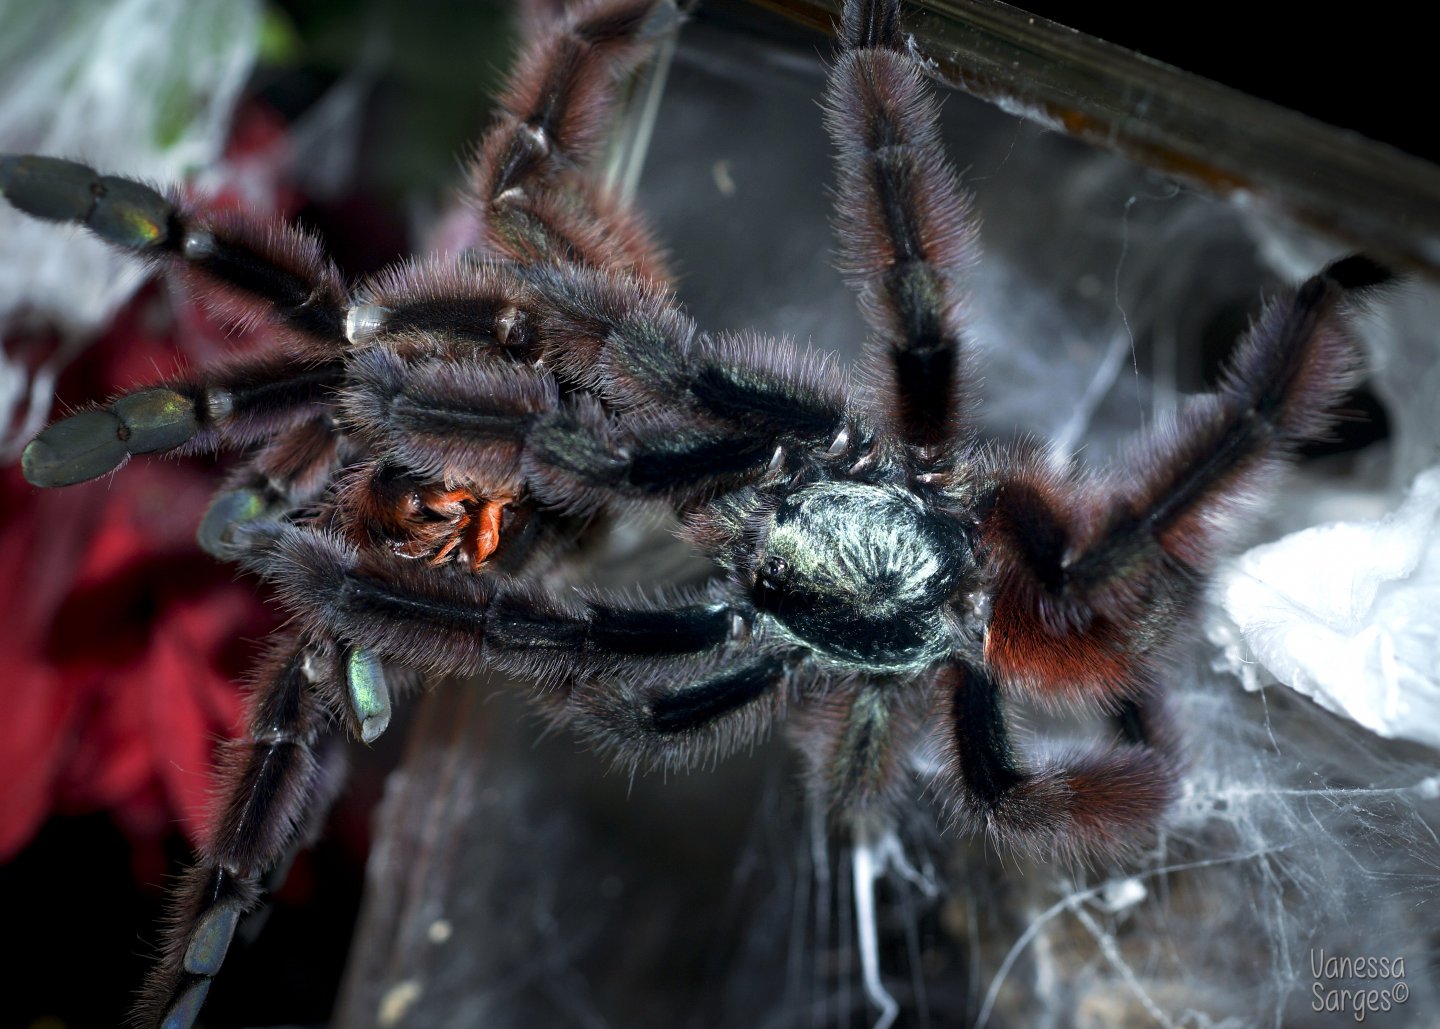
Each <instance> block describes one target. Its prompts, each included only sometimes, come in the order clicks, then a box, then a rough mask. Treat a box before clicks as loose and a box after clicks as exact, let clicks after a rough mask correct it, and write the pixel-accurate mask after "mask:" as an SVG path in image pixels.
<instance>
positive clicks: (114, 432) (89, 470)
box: [20, 388, 200, 488]
mask: <svg viewBox="0 0 1440 1029" xmlns="http://www.w3.org/2000/svg"><path fill="white" fill-rule="evenodd" d="M199 428H200V426H199V422H198V421H197V419H196V416H195V403H194V401H193V400H191V399H190V398H189V397H187V396H185V395H184V394H181V393H176V392H175V391H174V390H170V389H164V388H159V389H145V390H139V391H138V392H135V393H131V394H128V395H126V396H123V397H121V398H120V399H118V400H116V401H115V402H114V403H112V404H111V405H110V407H109V408H108V409H105V410H99V411H82V412H80V413H79V414H74V415H71V416H70V417H69V418H63V419H61V420H60V421H58V422H55V423H54V424H52V425H50V426H48V427H46V428H45V429H44V430H43V431H42V432H41V433H40V434H39V435H38V436H36V437H35V438H34V439H33V440H31V441H30V442H29V443H28V444H27V445H26V447H25V450H24V452H23V453H22V454H21V457H20V467H21V470H22V471H23V472H24V475H25V480H26V481H27V482H29V483H30V484H31V485H32V486H42V487H46V488H50V487H56V486H73V485H75V484H76V483H80V482H86V481H88V480H90V479H94V478H97V477H99V476H101V475H104V474H105V473H106V472H111V471H114V470H115V469H116V468H119V467H120V466H121V465H122V464H124V463H125V461H126V460H127V459H128V458H129V457H130V456H131V455H132V454H153V453H158V452H160V451H165V450H173V449H174V448H175V447H178V446H181V445H183V444H185V443H187V442H189V441H190V440H191V439H193V438H194V437H195V434H196V433H197V432H198V431H199Z"/></svg>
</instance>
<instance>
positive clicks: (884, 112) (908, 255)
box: [825, 0, 977, 476]
mask: <svg viewBox="0 0 1440 1029" xmlns="http://www.w3.org/2000/svg"><path fill="white" fill-rule="evenodd" d="M937 118H938V107H937V105H936V102H935V96H934V93H933V91H932V90H931V89H930V88H929V87H928V86H927V85H926V83H925V80H924V77H923V74H922V72H921V69H920V67H919V64H918V62H917V61H916V60H915V58H914V57H913V56H912V55H911V54H910V52H909V51H908V50H907V49H906V46H905V40H904V37H903V36H902V34H901V31H900V21H899V5H898V4H896V3H891V2H886V0H866V2H863V3H847V4H846V5H845V10H844V15H843V20H842V22H841V25H840V31H839V48H838V53H837V55H836V59H835V64H834V66H833V67H832V68H831V70H830V77H829V82H828V84H827V86H826V90H825V126H826V129H827V130H828V131H829V133H830V138H831V141H832V143H833V144H834V146H835V150H836V171H837V185H836V190H835V196H836V205H835V234H836V238H837V240H838V241H839V244H840V262H839V266H840V270H841V272H842V273H843V274H844V275H845V277H846V279H847V280H848V281H849V283H850V285H851V286H852V287H854V288H855V289H856V290H857V291H858V293H859V300H860V310H861V313H862V314H863V315H864V317H865V320H866V321H867V322H868V323H869V325H870V327H871V329H872V335H871V337H870V338H869V339H868V340H867V341H866V343H865V348H864V353H863V355H862V358H861V365H860V369H861V375H862V379H863V381H864V382H865V383H866V384H867V385H868V386H869V387H870V390H869V393H870V395H871V397H872V411H873V416H874V417H875V419H876V420H877V421H881V422H887V423H889V424H890V425H891V426H892V427H893V430H894V432H895V434H896V435H897V436H898V438H899V439H900V441H901V442H902V443H904V444H905V445H906V446H907V448H908V450H909V451H910V458H911V461H912V462H913V463H914V467H915V471H916V474H917V475H922V476H923V475H925V474H927V473H932V472H935V471H937V470H939V469H941V468H945V467H948V466H949V465H951V464H952V463H953V461H954V460H955V458H956V456H957V454H958V453H959V452H960V450H961V449H962V448H963V447H964V446H965V445H967V444H968V443H969V442H970V439H971V436H972V433H971V432H970V431H969V426H968V413H967V411H968V402H967V401H968V398H967V396H966V393H967V387H968V385H969V381H968V377H967V373H966V368H965V346H964V325H963V319H962V317H961V314H962V304H963V299H964V293H963V289H962V286H963V283H964V280H965V277H966V275H967V274H968V273H969V270H970V268H971V266H972V265H973V264H974V263H975V261H976V258H977V246H976V228H975V221H974V218H973V217H972V216H971V213H970V204H969V199H968V197H967V195H966V194H965V192H964V191H963V190H962V189H961V188H960V186H959V183H958V182H957V180H956V177H955V172H954V170H953V169H952V168H951V166H950V162H949V161H948V159H947V158H946V156H945V151H944V147H943V146H942V143H941V139H940V130H939V125H938V121H937Z"/></svg>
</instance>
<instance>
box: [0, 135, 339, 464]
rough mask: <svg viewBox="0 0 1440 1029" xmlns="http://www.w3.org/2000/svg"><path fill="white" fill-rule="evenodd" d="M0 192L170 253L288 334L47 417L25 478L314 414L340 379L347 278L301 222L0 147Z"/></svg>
mask: <svg viewBox="0 0 1440 1029" xmlns="http://www.w3.org/2000/svg"><path fill="white" fill-rule="evenodd" d="M0 193H3V194H4V196H5V198H6V200H8V201H9V202H10V204H11V205H13V206H14V207H16V208H18V209H19V210H21V211H24V212H25V213H27V214H30V215H33V216H35V217H38V218H45V219H49V220H53V221H68V222H75V223H78V224H80V225H83V226H84V227H85V228H86V229H88V230H89V231H90V232H92V233H94V234H95V235H96V236H98V237H99V238H100V239H102V240H104V241H105V242H107V243H110V244H111V245H113V246H116V247H118V248H120V249H121V250H125V251H127V252H129V253H132V254H135V255H136V256H138V257H141V258H143V259H145V260H147V261H150V262H152V263H160V262H163V261H169V262H171V263H172V264H173V265H175V266H176V267H178V268H179V269H180V270H181V272H182V273H183V274H184V275H185V277H186V278H187V279H189V280H190V282H191V284H192V286H193V287H194V288H196V289H197V290H200V291H205V292H206V293H207V294H208V295H213V296H215V297H216V298H217V299H218V300H220V301H221V303H222V305H224V306H228V307H229V309H230V311H231V313H233V314H235V315H236V316H237V317H240V318H252V319H253V318H258V317H262V316H263V317H268V318H269V319H270V320H272V321H273V322H274V324H275V325H276V326H277V327H279V329H280V330H281V331H282V333H283V334H284V335H285V336H286V337H287V338H286V341H285V342H286V346H285V348H284V349H283V350H281V349H279V348H273V349H272V350H271V351H270V352H269V353H266V354H263V355H260V356H257V357H251V358H246V359H243V360H238V361H234V362H232V363H230V364H229V365H228V366H226V367H221V368H217V369H214V370H210V371H207V372H206V373H205V374H204V375H203V376H200V377H198V378H181V379H175V380H172V381H170V382H168V383H165V384H162V385H160V386H154V387H149V388H146V389H141V390H136V391H133V392H130V393H126V394H122V395H121V396H119V397H117V398H115V399H114V400H112V401H111V402H110V403H108V404H106V405H105V406H103V407H97V408H94V409H91V410H88V411H82V412H80V413H79V414H75V415H72V416H70V417H69V418H65V419H63V420H61V421H59V422H56V423H54V424H53V425H51V426H50V427H49V428H47V429H46V430H45V431H44V432H42V433H41V434H40V435H39V436H37V437H36V438H35V439H34V440H33V441H31V443H30V444H29V446H27V447H26V449H25V453H24V456H23V458H22V466H23V469H24V471H25V475H26V478H27V479H28V480H29V481H30V482H31V483H32V484H34V485H37V486H66V485H71V484H74V483H77V482H84V481H86V480H87V479H93V478H95V477H97V476H99V475H103V474H105V473H106V472H109V471H111V470H113V469H115V468H117V467H119V466H120V465H121V464H123V463H124V462H125V461H126V460H127V459H128V458H129V457H130V455H132V454H149V453H162V452H166V451H171V450H176V449H180V448H184V449H185V450H188V451H198V450H210V449H215V448H217V447H220V446H229V447H237V446H244V445H248V444H251V443H254V442H256V441H258V440H262V439H267V438H269V437H271V436H273V435H275V434H276V433H278V432H281V431H283V430H285V429H288V428H290V427H292V426H295V425H298V424H303V423H304V422H306V421H307V420H310V419H314V418H315V417H316V415H317V412H319V411H320V410H321V409H323V407H324V405H325V403H326V402H327V401H328V399H329V395H330V393H331V392H332V391H333V390H334V389H335V388H336V387H337V386H338V385H339V384H340V382H341V381H342V379H343V377H344V371H343V367H342V365H341V361H340V357H341V353H340V346H341V344H342V342H343V339H344V336H343V333H342V331H341V329H342V323H343V312H344V309H345V304H346V293H345V288H344V285H343V283H342V282H341V279H340V275H339V272H338V271H337V270H336V269H335V267H334V265H333V264H331V263H330V261H329V260H327V259H326V258H325V257H324V256H323V255H322V254H321V252H320V249H319V247H318V245H317V244H316V243H315V241H314V240H312V239H311V238H309V237H308V236H306V235H305V234H303V233H301V232H300V231H299V230H297V229H294V228H291V227H289V226H285V225H281V224H265V225H255V224H252V223H250V222H247V221H246V220H244V219H242V218H238V217H235V216H231V215H224V214H220V215H212V216H206V215H199V214H196V213H194V212H191V211H187V210H186V209H184V207H183V206H182V205H179V204H178V203H176V202H172V201H171V200H169V199H167V198H166V197H164V196H162V195H161V194H160V193H157V192H156V191H155V190H153V189H151V188H150V187H149V186H146V185H144V184H142V183H139V182H134V181H132V180H130V179H123V178H117V177H115V176H110V175H101V174H99V173H98V172H96V171H94V170H93V169H91V168H88V167H86V166H85V165H83V164H77V163H76V162H73V161H64V160H59V159H57V158H52V157H27V156H16V155H4V156H0Z"/></svg>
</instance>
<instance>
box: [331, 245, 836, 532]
mask: <svg viewBox="0 0 1440 1029" xmlns="http://www.w3.org/2000/svg"><path fill="white" fill-rule="evenodd" d="M530 278H531V280H532V281H538V282H540V283H541V284H540V285H537V287H536V288H537V290H540V291H541V292H542V293H544V295H547V296H550V297H553V298H555V299H553V300H552V301H551V303H550V308H551V309H550V310H547V312H546V313H545V316H544V319H543V324H542V325H541V326H540V327H539V329H538V333H539V345H540V346H541V347H542V348H543V353H545V354H549V355H554V356H553V359H548V360H546V362H545V364H546V369H547V370H546V371H544V372H542V371H538V370H534V369H529V368H524V367H512V366H495V365H486V364H481V363H475V362H457V361H451V360H446V359H443V358H434V359H427V360H423V361H409V362H407V361H405V360H403V359H402V358H401V357H399V356H398V355H396V354H395V353H394V352H393V351H392V350H390V349H383V348H375V349H372V350H369V351H367V352H365V353H362V354H358V355H356V357H355V358H354V360H353V363H352V368H351V382H350V384H349V386H348V387H347V388H346V390H345V391H344V394H343V397H342V406H343V409H344V410H345V412H346V416H347V420H348V421H349V422H350V423H351V424H354V425H356V426H358V427H360V428H359V429H358V430H357V431H360V432H362V433H363V434H365V435H366V436H367V438H369V439H370V440H371V443H372V446H373V448H374V449H376V450H377V451H379V452H382V453H387V454H390V455H393V457H394V459H395V460H396V461H397V462H398V463H400V464H402V465H404V466H405V467H408V468H413V469H416V470H417V472H419V473H421V474H425V475H430V476H433V477H436V478H443V479H446V480H450V481H463V480H464V479H466V478H468V477H475V478H478V479H480V480H482V481H485V480H497V479H507V478H509V477H511V476H514V475H517V474H518V475H519V476H520V480H519V481H521V482H523V484H524V489H525V490H526V491H528V492H531V493H533V494H534V495H536V496H538V497H540V498H541V499H542V500H544V501H545V502H547V503H549V504H553V505H557V506H561V507H565V508H568V509H572V510H588V509H594V508H596V507H600V506H603V505H605V504H608V503H611V502H612V501H614V500H617V499H623V498H625V497H629V498H632V499H637V500H644V499H669V500H671V501H672V502H675V503H686V502H689V501H691V500H695V499H697V498H700V497H703V496H706V495H713V494H714V493H716V492H723V491H725V490H729V489H734V488H737V487H738V486H739V485H741V484H743V483H745V482H748V481H753V480H755V479H757V478H759V477H761V476H763V475H764V474H765V473H766V472H767V470H770V469H771V468H772V466H777V468H778V465H779V464H781V463H783V461H782V459H783V457H784V455H785V453H786V452H787V451H790V450H795V451H799V452H807V453H808V452H810V451H813V450H814V449H816V448H819V449H820V450H822V451H828V450H829V449H831V448H832V447H834V446H835V443H836V441H837V439H841V438H842V437H843V439H844V440H850V439H851V437H852V435H853V436H854V437H855V438H856V439H857V440H858V439H862V438H864V434H863V433H859V432H856V433H853V434H852V433H850V432H849V431H848V429H847V426H849V425H851V424H853V420H852V419H850V417H849V415H848V413H847V410H846V405H845V401H844V394H843V390H842V389H841V388H840V384H839V382H838V381H837V379H836V376H834V375H833V373H829V372H828V370H827V369H825V368H824V367H822V366H820V365H819V364H818V363H816V362H810V363H809V364H806V362H804V361H802V360H800V359H799V358H798V357H797V356H796V355H795V353H794V351H793V349H790V348H780V347H773V346H772V347H769V348H763V347H761V346H759V345H755V344H751V343H747V342H744V341H737V340H719V341H716V340H713V339H711V338H710V337H707V336H703V335H700V334H698V333H697V332H696V330H695V327H694V324H693V323H692V322H691V321H690V320H689V318H688V317H686V316H685V315H684V314H682V313H681V312H680V311H679V310H678V309H677V308H675V307H674V306H673V301H672V300H671V299H670V297H669V296H668V294H665V293H662V292H661V291H660V290H658V289H657V288H655V287H649V286H646V285H644V284H642V283H641V282H640V281H639V280H637V279H635V278H633V277H631V276H628V275H615V274H610V273H603V272H598V271H593V270H586V269H580V268H573V267H566V266H551V267H548V268H545V269H539V270H536V271H535V272H534V273H533V274H531V275H530ZM548 291H553V292H548ZM551 370H553V371H554V372H555V373H556V375H557V376H560V377H561V381H565V382H571V383H574V382H575V380H576V378H578V377H579V376H581V375H583V376H584V378H583V379H580V381H579V382H578V385H579V386H581V387H583V388H584V389H583V391H582V392H578V393H571V394H569V395H565V396H562V394H561V392H560V390H559V388H558V385H557V383H556V381H555V379H554V378H552V376H551V375H550V374H549V372H550V371H551ZM591 391H593V392H594V393H595V394H598V395H599V397H600V398H601V399H599V400H597V399H595V398H594V397H593V396H591ZM606 399H608V400H609V401H610V406H611V407H616V408H621V409H622V414H621V415H620V416H618V417H612V416H611V415H610V414H609V413H608V412H607V410H606V405H605V404H604V402H603V401H604V400H606ZM849 452H850V448H849V447H847V446H841V447H838V448H836V449H835V453H834V454H833V455H832V458H833V459H834V460H837V461H838V460H840V459H842V458H843V456H844V454H845V453H849Z"/></svg>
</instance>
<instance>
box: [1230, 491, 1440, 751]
mask: <svg viewBox="0 0 1440 1029" xmlns="http://www.w3.org/2000/svg"><path fill="white" fill-rule="evenodd" d="M1215 593H1216V596H1217V597H1218V598H1219V599H1220V601H1221V603H1222V604H1223V605H1224V607H1225V610H1226V612H1227V613H1228V614H1229V616H1230V617H1231V618H1232V619H1233V620H1234V622H1235V627H1236V628H1238V634H1237V633H1236V632H1235V631H1234V630H1233V629H1231V628H1230V627H1227V626H1219V627H1217V628H1216V629H1215V630H1214V631H1212V633H1211V639H1212V640H1213V641H1214V642H1216V643H1217V644H1219V645H1221V646H1222V647H1223V652H1224V658H1225V662H1226V663H1227V664H1228V666H1229V668H1230V670H1231V671H1233V672H1235V673H1236V674H1238V675H1239V676H1240V677H1241V681H1242V682H1244V684H1245V687H1246V689H1251V690H1254V689H1259V688H1260V687H1261V686H1263V685H1265V683H1266V681H1274V680H1279V681H1280V682H1283V683H1286V684H1288V685H1289V686H1290V687H1291V688H1292V689H1294V690H1296V691H1298V692H1300V693H1303V694H1305V695H1306V696H1308V697H1311V698H1312V699H1314V700H1315V701H1316V702H1317V703H1318V704H1320V705H1321V706H1322V707H1324V708H1327V709H1328V710H1330V711H1334V712H1336V713H1337V714H1342V715H1345V716H1346V717H1348V718H1351V719H1353V720H1354V721H1356V722H1358V723H1360V724H1361V725H1363V726H1365V728H1367V729H1370V730H1371V731H1373V732H1377V733H1379V734H1380V735H1381V736H1388V737H1393V738H1398V739H1409V740H1415V741H1416V742H1419V743H1425V744H1428V745H1429V746H1432V747H1435V746H1440V622H1437V616H1440V466H1436V467H1434V468H1430V469H1427V470H1426V471H1424V472H1422V473H1421V474H1420V475H1419V476H1417V477H1416V479H1415V481H1414V484H1413V487H1412V488H1411V490H1410V494H1409V496H1408V497H1407V498H1406V499H1405V501H1404V503H1402V504H1401V505H1400V506H1399V507H1398V508H1396V509H1395V510H1394V511H1391V512H1390V513H1389V514H1386V515H1384V516H1383V517H1380V518H1374V519H1370V520H1367V521H1345V522H1335V523H1332V524H1328V525H1319V526H1315V527H1313V528H1309V529H1304V530H1301V531H1300V532H1294V533H1291V534H1290V535H1288V536H1285V537H1284V538H1282V539H1279V540H1276V541H1275V542H1273V543H1266V544H1264V545H1262V546H1258V547H1255V548H1254V549H1253V550H1250V551H1249V552H1247V553H1245V554H1243V555H1241V557H1240V558H1239V559H1238V560H1236V561H1233V562H1230V563H1229V564H1227V566H1226V567H1225V568H1224V570H1223V571H1222V572H1221V573H1220V574H1219V576H1218V577H1217V581H1216V586H1215ZM1242 642H1243V643H1244V645H1245V646H1246V647H1248V648H1249V650H1250V652H1251V654H1252V655H1253V657H1254V659H1255V660H1256V661H1258V662H1259V665H1258V666H1257V665H1256V664H1253V663H1251V662H1250V660H1249V659H1248V657H1247V655H1246V654H1245V653H1244V650H1243V648H1242V647H1241V646H1240V644H1241V643H1242ZM1262 668H1263V670H1264V671H1265V672H1268V673H1269V676H1270V677H1273V679H1270V678H1268V677H1262V675H1261V674H1260V673H1261V670H1262Z"/></svg>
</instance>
